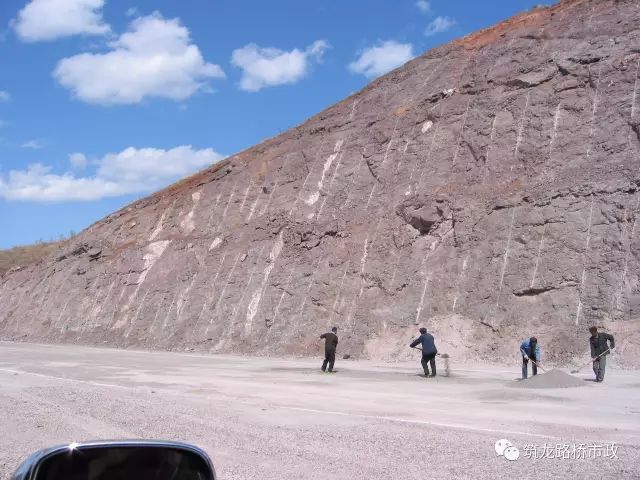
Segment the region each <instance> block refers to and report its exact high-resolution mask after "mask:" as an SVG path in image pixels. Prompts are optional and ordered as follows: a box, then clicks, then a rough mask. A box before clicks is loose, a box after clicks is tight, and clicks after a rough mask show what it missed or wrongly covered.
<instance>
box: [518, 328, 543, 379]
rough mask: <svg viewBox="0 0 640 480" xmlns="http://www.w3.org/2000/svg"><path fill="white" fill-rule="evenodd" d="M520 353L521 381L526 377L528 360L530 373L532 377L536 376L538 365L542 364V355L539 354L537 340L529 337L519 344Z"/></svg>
mask: <svg viewBox="0 0 640 480" xmlns="http://www.w3.org/2000/svg"><path fill="white" fill-rule="evenodd" d="M520 353H521V354H522V379H523V380H524V379H525V378H527V376H528V373H529V372H528V370H529V360H531V371H532V372H533V374H534V375H537V374H538V365H540V364H541V363H542V354H541V353H540V345H538V339H537V338H536V337H531V338H529V339H527V340H523V341H522V343H521V344H520Z"/></svg>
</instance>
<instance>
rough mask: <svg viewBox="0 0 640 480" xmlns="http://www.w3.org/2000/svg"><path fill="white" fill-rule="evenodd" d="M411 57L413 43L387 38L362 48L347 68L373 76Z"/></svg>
mask: <svg viewBox="0 0 640 480" xmlns="http://www.w3.org/2000/svg"><path fill="white" fill-rule="evenodd" d="M413 57H414V55H413V45H411V44H410V43H398V42H396V41H394V40H388V41H386V42H381V43H379V44H378V45H376V46H374V47H370V48H367V49H366V50H364V51H363V52H362V53H361V54H360V56H359V57H358V59H357V60H356V61H355V62H352V63H350V64H349V70H350V71H351V72H352V73H361V74H362V75H364V76H366V77H368V78H374V77H378V76H380V75H382V74H384V73H387V72H388V71H390V70H393V69H394V68H396V67H399V66H400V65H403V64H405V63H406V62H408V61H409V60H411V59H412V58H413Z"/></svg>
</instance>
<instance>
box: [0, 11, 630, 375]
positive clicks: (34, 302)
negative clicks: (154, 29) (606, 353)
mask: <svg viewBox="0 0 640 480" xmlns="http://www.w3.org/2000/svg"><path fill="white" fill-rule="evenodd" d="M639 65H640V4H639V3H638V2H637V1H614V0H606V1H604V0H603V1H587V0H582V1H580V0H566V1H563V2H561V3H560V4H558V5H555V6H553V7H549V8H540V9H536V10H534V11H531V12H527V13H524V14H521V15H519V16H516V17H514V18H512V19H510V20H508V21H506V22H503V23H501V24H498V25H497V26H495V27H493V28H490V29H487V30H483V31H480V32H477V33H475V34H473V35H470V36H468V37H465V38H463V39H461V40H459V41H456V42H453V43H450V44H447V45H445V46H442V47H439V48H436V49H434V50H431V51H429V52H427V53H426V54H424V55H423V56H421V57H419V58H417V59H415V60H413V61H411V62H409V63H408V64H407V65H405V66H403V67H402V68H400V69H398V70H396V71H394V72H392V73H390V74H388V75H386V76H384V77H382V78H380V79H378V80H376V81H374V82H373V83H371V84H370V85H369V86H368V87H367V88H365V89H364V90H362V91H361V92H359V93H357V94H355V95H353V96H352V97H350V98H348V99H346V100H344V101H343V102H340V103H338V104H336V105H334V106H332V107H330V108H328V109H327V110H325V111H324V112H322V113H320V114H318V115H317V116H315V117H313V118H311V119H310V120H309V121H307V122H306V123H304V124H303V125H300V126H299V127H296V128H293V129H291V130H289V131H287V132H285V133H283V134H282V135H279V136H278V137H275V138H273V139H270V140H268V141H265V142H264V143H262V144H260V145H257V146H255V147H253V148H251V149H249V150H247V151H244V152H242V153H240V154H237V155H235V156H233V157H231V158H229V159H227V160H225V161H223V162H221V163H219V164H216V165H214V166H212V167H211V168H210V169H208V170H205V171H203V172H201V173H199V174H197V175H195V176H193V177H191V178H188V179H186V180H184V181H181V182H179V183H177V184H175V185H173V186H171V187H169V188H167V189H165V190H163V191H161V192H158V193H156V194H154V195H152V196H150V197H148V198H145V199H143V200H140V201H138V202H136V203H134V204H132V205H130V206H129V207H127V208H124V209H123V210H121V211H119V212H116V213H114V214H113V215H110V216H108V217H107V218H105V219H104V220H102V221H99V222H98V223H96V224H94V225H92V226H91V227H90V228H88V229H87V230H85V231H84V232H82V233H81V234H79V235H77V236H76V237H75V238H73V239H72V241H71V242H69V243H68V245H69V247H68V248H67V249H66V250H65V251H63V252H60V253H59V254H57V255H55V256H51V257H49V258H47V259H46V260H44V261H41V262H39V263H38V264H35V265H32V266H28V267H26V268H24V269H22V270H20V271H13V272H11V273H9V274H6V275H4V276H3V277H2V279H1V282H2V287H1V290H0V335H1V336H2V337H3V338H6V339H24V340H29V341H48V342H81V343H87V344H98V343H100V344H102V343H107V344H111V345H117V346H130V347H150V348H162V349H183V348H194V349H199V350H209V351H216V352H240V353H243V352H251V353H257V354H269V355H283V354H312V353H316V352H317V351H318V340H317V336H318V333H319V332H321V331H323V330H326V329H327V328H329V327H330V326H331V325H334V324H336V325H338V327H339V328H340V333H341V351H342V352H343V353H351V354H352V355H355V356H368V357H371V358H398V357H402V356H406V355H411V354H413V353H414V352H406V350H408V349H407V348H406V344H407V340H408V338H409V337H411V336H412V335H414V332H415V330H416V326H417V325H426V326H427V327H429V328H430V329H431V330H432V331H434V332H436V334H437V335H438V337H439V346H440V350H441V351H448V352H450V353H453V354H456V355H458V357H461V356H467V355H468V356H472V357H474V358H477V357H478V356H480V357H485V358H495V359H500V358H504V357H506V356H513V355H514V353H515V352H517V348H518V346H517V340H518V339H520V338H524V337H526V336H529V335H531V334H534V333H535V334H536V335H537V336H538V337H539V338H540V339H541V343H542V344H543V346H544V348H545V351H546V354H545V355H546V358H547V359H555V360H558V361H561V360H562V361H567V360H569V359H570V358H571V357H572V356H574V355H582V354H583V353H584V352H585V351H586V328H587V326H589V325H592V324H596V325H600V326H602V327H603V328H607V329H608V330H609V331H611V332H613V333H614V334H617V335H618V337H620V342H619V343H620V345H619V348H618V351H617V353H616V357H615V358H616V359H617V361H618V362H620V363H626V364H630V363H634V362H636V361H637V360H635V353H637V351H638V342H639V339H640V337H639V335H638V332H639V328H638V317H639V315H640V290H639V267H640V263H639V262H640V258H639V255H640V243H639V241H640V240H639V238H638V232H637V230H638V227H637V225H636V219H637V216H638V209H639V206H640V192H639V191H638V189H639V186H640V173H639V170H638V166H639V163H640V98H638V97H639V96H640V92H639V90H640V87H639V86H638V69H639Z"/></svg>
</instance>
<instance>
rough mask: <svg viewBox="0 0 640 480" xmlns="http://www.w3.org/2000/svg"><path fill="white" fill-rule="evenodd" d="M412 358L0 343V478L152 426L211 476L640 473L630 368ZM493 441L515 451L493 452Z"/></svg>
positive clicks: (638, 395)
mask: <svg viewBox="0 0 640 480" xmlns="http://www.w3.org/2000/svg"><path fill="white" fill-rule="evenodd" d="M417 360H418V359H416V363H415V364H406V363H398V364H383V363H374V362H364V361H340V360H339V361H338V364H337V366H336V367H337V368H338V369H339V372H338V373H335V374H323V373H322V372H320V371H319V368H318V367H319V361H315V360H309V359H304V360H300V359H265V358H256V357H251V358H247V357H233V356H208V355H200V354H179V353H166V352H140V351H123V350H112V349H100V348H87V347H77V346H45V345H32V344H12V343H0V418H1V419H2V420H1V424H2V428H1V429H0V431H1V432H2V435H3V439H2V442H1V443H2V445H0V477H2V478H8V477H9V475H10V473H11V472H12V471H13V469H14V468H15V467H16V466H17V464H18V463H19V462H20V461H21V460H22V459H23V458H24V457H25V456H26V455H27V454H28V453H29V452H31V451H33V450H35V449H38V448H41V447H45V446H48V445H52V444H59V443H68V442H71V441H80V440H89V439H107V438H161V439H172V440H180V441H186V442H190V443H195V444H198V445H200V446H201V447H203V448H204V449H205V450H206V451H207V452H209V454H210V455H211V457H212V458H213V461H214V464H215V465H216V469H217V471H218V474H219V476H220V478H222V479H262V480H266V479H278V480H282V479H349V480H356V479H399V478H402V479H424V478H431V477H433V478H443V479H446V478H460V479H463V478H469V479H474V480H477V479H499V478H519V479H526V478H531V479H536V480H540V479H544V478H566V479H570V478H579V479H581V480H583V479H590V478H593V479H603V478H611V479H614V478H615V479H620V478H640V473H638V472H639V468H640V373H639V372H630V371H624V372H622V371H615V370H613V369H610V371H609V372H608V374H607V378H606V381H605V383H602V384H595V383H592V382H587V381H585V386H584V387H580V388H570V389H544V390H534V389H526V388H513V385H514V384H515V383H516V380H515V379H516V377H517V376H518V373H519V365H518V364H517V363H516V364H514V365H512V366H489V365H487V366H483V367H481V368H479V367H477V366H474V367H473V368H469V367H466V366H464V365H457V364H456V363H455V362H453V363H452V376H451V377H448V378H444V377H438V378H435V379H425V378H423V377H421V376H419V375H418V373H419V372H420V366H419V363H418V361H417ZM583 378H585V379H587V378H590V377H589V372H588V371H587V370H586V369H585V373H584V375H583ZM501 438H505V439H508V440H510V441H511V442H512V443H513V445H515V446H516V447H517V448H518V449H519V451H520V458H518V459H517V460H515V461H508V460H507V459H505V458H504V457H502V456H497V455H496V453H495V450H494V445H495V442H496V441H497V440H498V439H501ZM564 445H567V447H564ZM607 446H608V448H607ZM574 447H575V448H576V451H577V452H578V453H577V454H576V453H575V452H574V454H573V455H572V456H574V457H578V458H552V457H562V452H563V451H564V452H567V451H572V449H573V448H574ZM567 449H568V450H567ZM580 452H582V455H584V458H580V457H581V454H580ZM614 452H615V455H614ZM565 455H566V454H565ZM570 456H571V455H570ZM536 457H538V458H536Z"/></svg>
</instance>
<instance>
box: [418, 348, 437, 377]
mask: <svg viewBox="0 0 640 480" xmlns="http://www.w3.org/2000/svg"><path fill="white" fill-rule="evenodd" d="M420 363H422V369H423V370H424V374H425V375H426V376H427V377H428V376H429V366H431V376H432V377H435V376H436V354H435V353H430V354H429V355H423V356H422V360H421V361H420Z"/></svg>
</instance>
